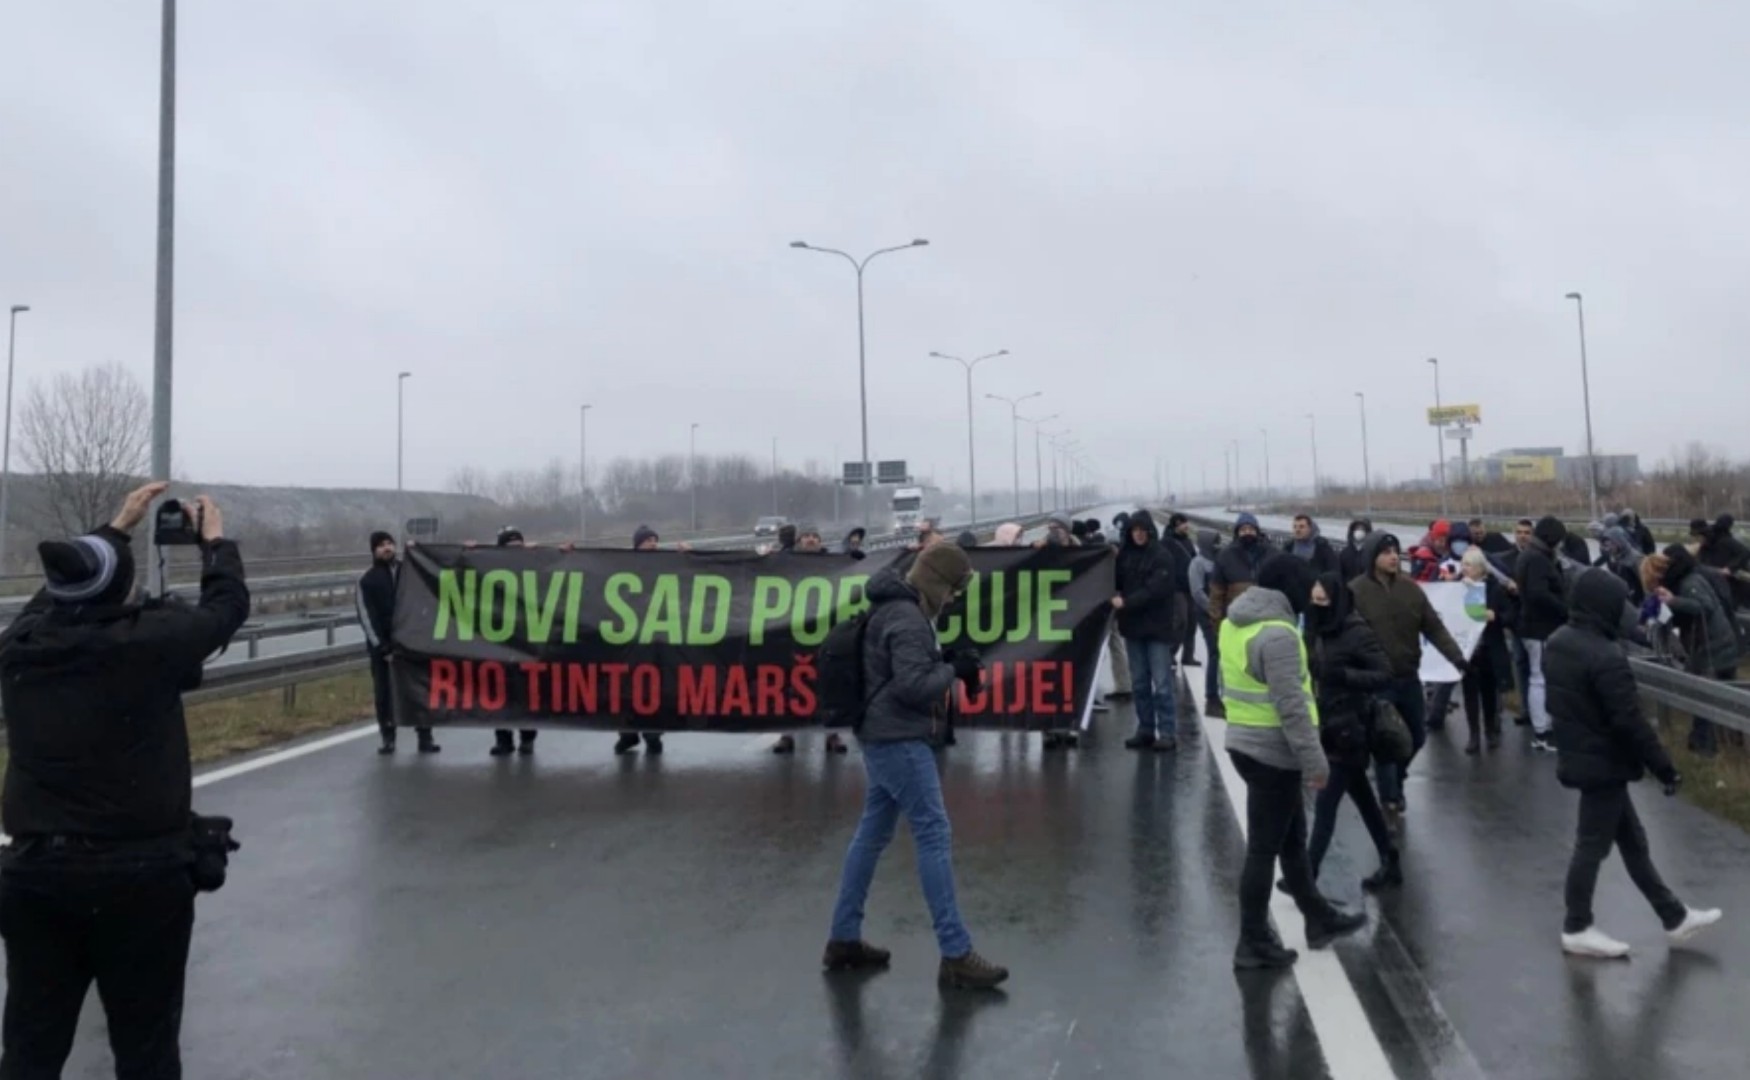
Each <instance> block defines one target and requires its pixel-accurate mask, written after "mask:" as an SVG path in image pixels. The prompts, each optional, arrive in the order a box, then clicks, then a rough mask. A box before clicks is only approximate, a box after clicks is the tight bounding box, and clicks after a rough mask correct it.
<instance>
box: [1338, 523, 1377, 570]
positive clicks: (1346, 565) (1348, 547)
mask: <svg viewBox="0 0 1750 1080" xmlns="http://www.w3.org/2000/svg"><path fill="white" fill-rule="evenodd" d="M1358 528H1359V529H1364V530H1365V531H1366V532H1367V535H1368V536H1372V535H1373V522H1371V521H1369V520H1368V519H1367V518H1356V519H1355V520H1354V521H1351V522H1350V523H1349V531H1348V532H1346V533H1344V534H1343V546H1342V548H1341V549H1339V550H1338V552H1337V572H1338V573H1340V574H1342V575H1343V580H1344V581H1345V582H1348V581H1354V580H1355V579H1356V578H1358V577H1360V576H1361V575H1362V574H1365V573H1367V572H1368V571H1369V570H1372V569H1373V567H1371V566H1367V565H1366V558H1365V556H1363V555H1362V554H1361V547H1360V546H1358V545H1356V544H1355V543H1354V542H1353V541H1352V540H1350V537H1352V536H1353V535H1355V530H1356V529H1358ZM1361 543H1362V544H1366V543H1367V540H1366V538H1365V537H1364V538H1363V539H1362V541H1361Z"/></svg>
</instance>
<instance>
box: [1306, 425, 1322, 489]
mask: <svg viewBox="0 0 1750 1080" xmlns="http://www.w3.org/2000/svg"><path fill="white" fill-rule="evenodd" d="M1306 425H1307V430H1308V431H1309V432H1310V433H1311V437H1312V467H1313V485H1312V497H1313V506H1314V507H1317V506H1318V505H1319V421H1318V417H1316V416H1314V415H1313V414H1312V413H1307V414H1306Z"/></svg>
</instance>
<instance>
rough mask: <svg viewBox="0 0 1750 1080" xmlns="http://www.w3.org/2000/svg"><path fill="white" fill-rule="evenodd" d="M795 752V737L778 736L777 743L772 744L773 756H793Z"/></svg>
mask: <svg viewBox="0 0 1750 1080" xmlns="http://www.w3.org/2000/svg"><path fill="white" fill-rule="evenodd" d="M795 752H796V736H794V735H780V736H778V741H777V742H775V743H773V744H772V753H774V754H794V753H795Z"/></svg>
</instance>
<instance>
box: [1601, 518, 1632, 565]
mask: <svg viewBox="0 0 1750 1080" xmlns="http://www.w3.org/2000/svg"><path fill="white" fill-rule="evenodd" d="M1604 543H1606V544H1610V545H1613V546H1614V547H1615V548H1616V550H1615V551H1613V552H1611V555H1612V557H1614V558H1617V559H1621V558H1623V557H1625V556H1627V555H1629V554H1632V553H1633V552H1635V551H1638V550H1639V548H1637V547H1635V542H1634V540H1633V539H1632V538H1631V537H1630V536H1629V534H1628V530H1626V529H1624V528H1623V527H1622V526H1620V525H1618V526H1616V527H1615V528H1612V529H1605V530H1604Z"/></svg>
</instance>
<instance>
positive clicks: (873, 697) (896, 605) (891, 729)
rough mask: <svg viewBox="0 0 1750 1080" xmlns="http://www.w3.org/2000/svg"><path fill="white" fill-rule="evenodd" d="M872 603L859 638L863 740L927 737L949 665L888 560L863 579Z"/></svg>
mask: <svg viewBox="0 0 1750 1080" xmlns="http://www.w3.org/2000/svg"><path fill="white" fill-rule="evenodd" d="M866 595H867V596H868V597H869V602H870V603H871V604H873V605H874V612H873V614H871V615H870V616H869V625H868V628H867V629H866V630H865V631H864V635H865V636H864V638H863V687H864V691H865V693H867V694H868V695H869V699H868V705H867V707H866V708H865V709H864V712H863V726H862V727H861V728H859V729H858V731H857V737H858V738H859V739H861V740H862V741H863V742H874V743H884V742H907V741H910V740H915V739H928V738H930V737H931V736H932V735H933V734H934V733H935V725H936V720H937V718H938V717H939V716H942V715H945V714H946V711H947V703H948V691H949V690H950V689H952V688H953V686H954V668H953V665H951V664H949V663H948V662H947V661H945V660H943V659H942V648H941V645H940V644H938V642H937V640H936V628H935V627H934V626H932V625H931V624H930V620H929V618H928V617H927V616H926V615H924V609H923V608H922V607H921V606H919V603H918V591H917V590H916V589H914V588H912V587H911V586H910V585H908V584H906V581H905V578H904V577H903V576H901V573H900V571H899V568H898V567H897V566H896V565H895V566H890V567H888V568H887V569H885V570H883V571H881V572H880V573H878V574H876V575H875V576H874V577H873V578H870V579H869V585H868V589H867V591H866Z"/></svg>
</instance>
